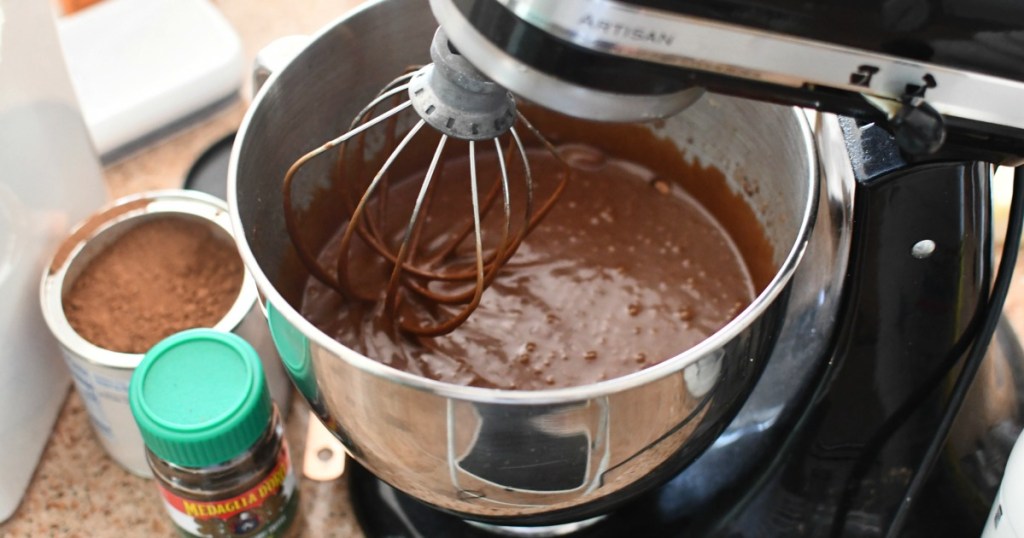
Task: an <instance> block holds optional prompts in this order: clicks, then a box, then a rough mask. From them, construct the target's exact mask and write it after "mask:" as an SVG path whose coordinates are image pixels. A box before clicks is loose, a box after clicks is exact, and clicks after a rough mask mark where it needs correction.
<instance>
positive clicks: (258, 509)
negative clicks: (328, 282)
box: [128, 329, 298, 537]
mask: <svg viewBox="0 0 1024 538" xmlns="http://www.w3.org/2000/svg"><path fill="white" fill-rule="evenodd" d="M128 390H129V403H130V405H131V409H132V414H133V415H134V417H135V420H136V422H137V423H138V425H139V430H140V431H141V433H142V438H143V440H144V441H145V443H146V458H147V461H148V463H149V466H150V468H151V469H152V471H153V476H154V477H155V478H156V482H157V487H158V489H159V490H160V494H161V497H162V500H163V502H164V506H165V508H166V509H167V512H168V514H169V515H170V517H171V519H172V520H173V522H174V524H175V526H177V527H178V529H179V530H180V531H181V532H182V533H183V534H185V535H186V536H200V537H206V536H210V537H213V536H217V537H222V536H247V537H251V536H259V537H264V536H285V535H286V532H287V531H288V529H289V527H290V525H291V523H292V521H293V520H294V519H295V514H296V511H297V507H298V496H297V495H296V485H297V483H296V478H295V475H294V474H293V472H292V468H291V460H290V459H289V455H288V445H287V442H286V441H285V439H284V426H283V423H282V421H281V418H280V416H279V414H278V412H277V408H276V407H275V405H274V403H273V401H272V400H271V398H270V391H269V390H268V389H267V384H266V380H265V378H264V376H263V369H262V366H261V364H260V359H259V356H258V355H257V353H256V351H255V350H254V349H253V348H252V346H250V345H249V344H248V343H247V342H246V341H245V340H244V339H242V338H241V337H239V336H237V335H235V334H232V333H226V332H219V331H215V330H212V329H192V330H188V331H183V332H180V333H177V334H175V335H172V336H170V337H168V338H166V339H164V340H162V341H161V342H160V343H158V344H157V345H155V346H154V347H153V348H152V349H151V350H150V351H149V352H148V353H146V356H145V358H143V360H142V363H141V364H139V367H138V368H137V369H136V370H135V373H134V374H133V375H132V379H131V383H130V385H129V389H128Z"/></svg>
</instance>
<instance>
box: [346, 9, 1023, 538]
mask: <svg viewBox="0 0 1024 538" xmlns="http://www.w3.org/2000/svg"><path fill="white" fill-rule="evenodd" d="M432 7H433V10H434V13H435V15H436V16H437V18H438V20H439V22H440V23H441V26H442V27H443V28H444V29H445V31H446V32H447V33H448V35H449V38H450V39H451V41H452V42H453V43H454V44H455V45H456V46H458V47H459V49H460V52H461V53H462V54H464V55H465V56H466V57H467V58H468V59H469V60H470V61H471V62H473V63H474V64H475V65H477V66H478V67H480V69H481V70H482V71H484V72H485V74H487V75H488V76H490V77H491V78H493V79H494V80H495V81H497V82H498V83H500V84H502V85H504V86H506V87H508V88H509V89H511V90H512V91H514V92H517V93H521V94H523V95H524V96H525V97H527V98H528V99H533V100H536V101H538V102H540V104H542V105H547V106H549V107H552V108H557V109H559V110H563V111H566V112H569V113H572V114H576V115H580V116H586V117H591V118H595V119H607V120H621V121H629V120H638V119H645V118H650V117H654V116H658V115H666V114H670V113H673V112H675V111H674V110H671V109H672V107H673V106H676V105H678V106H679V107H683V106H685V104H686V103H687V102H688V100H689V101H692V99H693V98H694V96H693V95H692V91H693V90H694V88H704V89H707V90H709V91H712V92H721V93H726V94H731V95H738V96H743V97H750V98H755V99H760V100H766V101H773V102H781V103H786V104H792V105H797V106H805V107H810V108H816V109H819V110H824V111H828V112H835V113H839V114H841V115H843V116H846V118H844V119H843V120H842V122H841V123H842V128H843V132H844V136H845V143H846V148H845V149H846V151H847V152H848V153H849V156H850V162H851V163H852V166H853V176H854V177H855V183H856V186H855V194H854V200H855V203H854V209H853V216H854V218H853V223H854V225H853V231H852V246H851V253H850V264H849V267H850V268H849V271H848V274H847V275H846V282H845V283H844V285H843V299H842V301H843V303H842V304H843V306H842V311H841V315H840V317H839V321H838V330H837V331H836V336H835V337H834V338H833V341H832V342H831V343H830V349H831V352H830V353H828V354H827V356H823V357H821V360H820V362H819V364H817V365H816V368H817V371H816V372H815V376H816V377H815V382H814V383H813V384H812V386H811V387H810V388H809V389H808V390H806V391H803V392H802V393H800V394H798V395H794V398H799V405H795V406H792V407H794V408H797V409H799V410H800V411H799V412H795V413H791V414H789V415H785V416H781V417H779V419H778V420H777V421H775V422H773V423H771V424H768V425H766V426H765V427H764V428H763V430H762V431H757V432H750V433H749V435H759V436H768V437H770V439H771V441H770V442H769V443H762V444H761V445H759V446H761V447H762V448H761V449H760V450H761V452H758V453H746V454H743V453H741V454H736V455H733V456H731V457H735V458H752V459H756V460H757V461H758V465H755V466H750V467H752V468H753V469H752V470H751V471H749V472H744V473H741V475H740V476H737V477H735V479H731V480H730V481H729V483H728V484H726V485H725V486H722V487H716V488H704V489H702V487H701V480H702V479H701V477H702V476H706V475H701V474H700V473H707V472H709V471H708V469H707V468H704V469H701V465H702V463H701V459H698V460H697V461H696V462H695V463H694V464H693V465H692V466H691V468H690V469H687V470H686V471H684V472H683V473H682V474H680V475H679V476H677V477H676V478H674V479H672V480H670V481H669V482H668V483H666V484H665V485H663V486H661V487H660V488H658V489H655V490H653V491H651V492H649V493H647V494H645V495H644V496H641V497H640V498H639V499H638V500H636V501H635V502H632V503H631V504H629V505H628V506H625V507H620V508H619V509H618V510H617V511H616V512H614V513H613V514H612V515H611V516H609V517H607V518H606V519H605V521H603V522H602V523H600V524H598V525H595V526H594V527H592V528H590V529H589V530H587V531H584V533H583V534H582V535H585V536H624V535H627V534H625V533H629V534H628V535H636V536H641V535H642V536H689V535H694V536H701V535H708V536H878V535H882V534H884V533H885V532H886V531H887V530H889V529H890V525H891V523H892V520H893V515H894V512H896V509H897V507H898V506H899V504H900V502H901V501H902V500H903V495H904V493H905V491H906V489H907V485H908V483H909V482H910V481H911V478H912V475H913V474H914V470H915V469H916V468H917V467H918V464H919V463H920V461H921V460H922V458H924V457H925V453H926V450H927V449H928V446H929V444H930V443H932V441H933V438H934V437H935V435H936V430H937V428H939V424H940V420H941V417H942V415H943V413H944V411H945V410H946V409H947V406H948V405H949V401H950V387H951V386H952V385H953V381H954V380H955V379H956V376H957V374H958V372H959V371H960V369H961V368H962V366H963V365H964V363H965V361H966V357H967V355H968V353H969V351H970V349H971V348H972V346H974V345H975V343H976V342H977V341H979V339H981V340H982V342H981V344H982V345H984V344H986V343H987V342H984V340H985V339H986V336H989V335H986V334H985V333H984V331H983V330H982V322H981V320H982V318H983V317H984V315H985V313H986V312H987V311H988V310H990V309H992V308H1000V309H1001V304H996V303H993V302H992V300H991V295H990V289H991V287H992V284H993V272H994V263H993V253H992V243H993V239H992V208H991V195H990V191H989V184H990V176H991V168H992V167H991V166H990V163H997V164H1013V165H1016V164H1019V163H1020V162H1021V160H1022V157H1024V107H1021V106H1019V103H1020V101H1021V99H1024V4H1022V3H1020V2H1015V1H1010V0H942V1H940V0H863V1H853V0H831V1H825V0H809V1H797V0H756V1H755V0H687V1H679V0H632V1H621V2H610V1H604V0H559V1H558V2H550V1H549V2H542V1H534V0H433V1H432ZM736 47H739V48H736ZM736 50H742V51H746V55H736V54H733V55H732V56H730V54H732V53H734V52H735V51H736ZM687 92H691V93H690V94H687ZM808 338H814V336H813V335H808ZM769 367H770V366H769ZM1022 400H1024V356H1022V354H1021V352H1020V346H1019V345H1018V343H1017V341H1016V338H1015V337H1014V335H1013V334H1012V331H1010V330H1009V329H1008V327H1007V326H1005V325H1004V326H1001V327H1000V330H998V331H997V332H996V337H995V338H994V339H993V344H992V345H991V346H990V349H989V353H988V356H987V358H986V360H985V363H984V364H983V366H982V370H981V373H980V374H979V375H978V376H977V377H976V378H975V380H974V383H973V387H972V392H970V393H968V397H967V399H966V400H965V402H964V404H963V406H962V407H961V408H960V412H959V415H958V422H957V423H956V424H955V426H954V428H953V431H952V434H951V435H950V437H949V439H948V441H946V443H945V446H944V449H943V456H942V458H941V459H940V463H939V464H938V465H937V466H936V467H935V469H934V470H933V471H932V472H931V473H930V475H929V478H928V480H929V482H928V486H927V487H926V488H925V490H924V492H925V493H924V495H922V496H921V498H920V499H918V500H916V501H915V503H914V505H913V509H912V510H911V512H910V517H909V519H908V520H907V522H906V524H905V526H904V527H903V533H902V535H907V536H918V535H919V536H939V535H941V536H959V535H968V536H971V535H973V536H976V535H977V534H978V533H979V532H980V530H981V528H982V526H983V525H984V522H985V519H986V516H987V514H988V511H989V508H990V506H991V504H992V501H993V499H994V497H995V493H996V490H997V488H998V485H999V480H1000V478H1001V476H1002V470H1003V467H1004V466H1005V462H1006V458H1007V457H1008V454H1009V451H1010V449H1011V448H1012V446H1013V443H1014V441H1015V440H1016V437H1017V434H1019V432H1020V430H1021V418H1022V417H1024V413H1022V411H1024V407H1022V405H1024V403H1022ZM994 402H999V403H994ZM994 409H996V411H993V410H994ZM730 444H733V443H731V442H729V443H727V442H723V443H716V444H715V445H713V446H712V447H711V448H710V449H709V450H708V453H707V454H708V455H710V454H712V453H713V452H714V451H716V450H719V451H724V450H728V448H727V446H728V445H730ZM740 444H742V443H740ZM764 447H767V448H764ZM694 469H696V470H694ZM712 471H713V469H712ZM359 475H360V474H359V472H357V473H356V476H357V477H358V476H359ZM371 482H372V479H367V481H364V482H363V483H362V485H360V483H356V486H355V487H356V489H357V490H360V491H361V494H358V495H355V498H356V499H357V500H356V502H357V503H359V502H360V501H359V499H360V498H365V497H368V496H372V491H370V490H372V489H374V488H386V486H383V485H381V484H376V483H374V484H375V485H367V484H370V483H371ZM403 502H404V503H405V504H403V503H402V502H400V503H398V504H395V503H393V502H392V503H390V504H389V506H390V508H389V509H387V510H397V511H398V512H402V513H403V515H402V516H401V517H396V516H395V514H393V513H391V512H388V511H387V510H385V512H379V513H378V514H377V515H374V514H373V512H374V510H377V509H372V510H367V511H365V512H364V513H363V516H362V518H363V523H364V525H365V526H366V527H367V529H368V530H370V531H371V532H376V533H378V534H382V535H383V534H394V535H404V534H407V533H409V532H412V531H410V530H408V529H407V528H405V527H404V525H405V524H406V523H403V521H405V522H408V521H418V522H419V523H417V524H416V527H417V529H418V530H417V532H424V531H426V532H427V534H428V535H429V534H430V532H431V530H433V531H434V532H441V533H445V534H447V535H458V536H483V535H486V534H482V533H481V531H479V530H476V529H475V528H473V527H470V526H466V525H465V524H462V523H459V522H458V520H457V519H456V518H454V517H453V516H448V515H443V514H440V513H436V514H433V513H431V512H429V509H427V508H425V507H420V506H417V505H416V503H415V502H413V501H403ZM386 504H387V503H386ZM427 514H430V515H427ZM456 528H458V529H462V530H461V531H456V530H455V529H456ZM372 529H376V531H373V530H372ZM442 529H443V530H442Z"/></svg>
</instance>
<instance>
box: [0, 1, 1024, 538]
mask: <svg viewBox="0 0 1024 538" xmlns="http://www.w3.org/2000/svg"><path fill="white" fill-rule="evenodd" d="M360 1H361V0H302V1H301V2H295V1H292V0H259V1H258V2H254V1H251V0H213V3H214V4H215V5H216V6H217V7H219V8H220V9H221V10H222V11H223V13H224V14H225V15H226V16H227V18H228V19H229V20H230V21H231V22H232V24H233V25H234V27H235V28H236V29H237V31H238V32H239V34H240V35H241V37H242V41H243V44H244V47H245V52H246V56H247V58H248V59H249V60H251V59H252V58H253V57H254V56H255V54H256V52H257V51H258V50H259V48H260V47H262V46H263V45H265V44H267V43H269V42H270V41H272V40H273V39H274V38H276V37H280V36H285V35H291V34H306V33H311V32H313V31H315V30H317V29H318V28H320V27H322V26H324V25H325V24H327V23H328V22H330V21H331V20H333V19H335V18H336V17H338V16H340V15H341V14H343V13H344V12H345V11H347V10H349V9H352V8H353V7H354V6H356V5H357V4H359V3H360ZM242 93H243V95H245V96H247V95H249V87H248V82H246V87H245V88H243V92H242ZM247 103H248V100H247V99H245V98H243V99H242V100H240V101H239V102H236V103H234V104H233V105H231V106H230V107H228V108H227V109H224V110H222V111H220V112H218V113H216V114H215V115H213V116H210V117H208V118H205V119H204V120H203V121H202V122H200V123H198V124H196V125H193V126H192V127H190V128H188V129H187V130H185V131H183V132H179V133H177V134H175V135H174V136H172V137H171V138H169V139H166V140H163V141H161V142H159V143H157V144H155V145H153V146H151V147H149V148H146V149H145V150H143V151H141V152H139V153H137V154H135V155H133V156H132V157H130V158H128V159H126V160H124V161H121V162H119V163H117V164H114V165H112V166H109V167H108V168H107V170H106V175H107V181H108V184H109V187H110V191H111V195H113V196H123V195H126V194H131V193H134V192H138V191H142V190H149V189H157V188H173V187H178V186H180V185H181V182H182V180H183V178H184V176H185V173H186V172H187V171H188V168H189V167H190V166H191V165H192V163H193V162H194V161H195V160H196V158H198V157H199V155H200V154H201V153H202V152H203V150H205V149H206V148H207V147H209V146H210V145H211V144H213V143H214V142H215V141H217V140H219V139H220V138H221V137H223V136H225V135H227V134H228V133H231V132H233V131H234V130H235V129H236V127H237V126H238V124H239V123H240V121H241V119H242V116H243V114H244V112H245V107H246V105H247ZM1022 273H1024V271H1022V270H1021V269H1020V268H1018V270H1017V276H1018V277H1019V276H1020V275H1021V274H1022ZM1022 282H1024V279H1021V278H1016V279H1015V284H1014V287H1013V289H1012V291H1011V296H1010V299H1009V301H1008V305H1007V315H1008V317H1009V318H1010V321H1011V322H1012V325H1013V326H1014V328H1015V329H1016V331H1017V333H1018V334H1024V288H1022ZM307 420H308V408H307V407H306V405H305V404H304V402H301V401H300V399H296V401H295V402H293V404H292V406H291V411H290V413H289V417H288V438H289V441H290V443H291V448H292V454H293V457H294V458H296V469H297V470H299V469H300V468H301V467H300V466H299V465H298V464H299V462H298V457H299V456H297V455H301V454H302V452H303V448H304V436H305V432H306V424H307ZM300 495H301V501H302V504H301V515H300V519H299V521H298V528H299V530H300V531H301V535H303V536H342V537H354V538H358V537H361V536H363V534H362V532H361V531H360V530H359V527H358V524H357V522H356V520H355V516H354V514H353V512H352V507H351V503H350V502H349V498H348V488H347V486H346V482H345V480H344V479H341V480H337V481H335V482H328V483H321V482H314V481H311V480H307V479H302V482H301V486H300ZM171 535H173V532H172V528H171V525H170V523H169V520H168V519H167V518H166V517H165V515H164V512H163V506H161V504H160V500H159V498H158V496H157V494H156V491H155V489H154V488H153V485H152V483H150V482H149V481H147V480H144V479H142V478H138V477H136V476H133V475H130V474H129V473H128V472H126V471H124V470H123V469H121V468H120V467H118V466H117V464H115V463H114V462H113V461H111V460H110V459H109V458H108V457H107V456H106V454H105V453H104V452H103V449H102V448H101V447H100V445H99V443H98V442H97V441H96V439H95V438H94V436H93V432H92V430H91V429H90V426H89V420H88V416H87V414H86V412H85V409H84V408H83V406H82V401H81V400H80V399H79V397H78V395H77V394H75V393H74V391H71V392H70V394H69V396H68V398H67V402H66V403H65V405H64V408H63V410H62V412H61V414H60V417H59V418H58V421H57V424H56V427H55V428H54V431H53V434H52V436H51V438H50V441H49V444H48V445H47V448H46V451H45V453H44V454H43V458H42V461H41V463H40V465H39V467H38V469H37V470H36V473H35V477H34V478H33V481H32V484H31V486H30V488H29V490H28V493H27V494H26V496H25V499H24V500H23V502H22V504H21V506H20V507H19V509H18V511H17V512H16V513H15V515H14V516H13V517H12V518H11V519H10V520H8V521H7V522H6V523H4V524H2V525H0V536H4V537H6V536H11V537H15V536H80V537H95V538H103V537H108V536H109V537H117V538H123V537H125V536H171Z"/></svg>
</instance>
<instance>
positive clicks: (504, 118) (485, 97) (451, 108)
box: [409, 29, 516, 140]
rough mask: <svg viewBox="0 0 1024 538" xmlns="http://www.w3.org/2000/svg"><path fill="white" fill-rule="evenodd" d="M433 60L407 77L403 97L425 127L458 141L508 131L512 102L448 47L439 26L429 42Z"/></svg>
mask: <svg viewBox="0 0 1024 538" xmlns="http://www.w3.org/2000/svg"><path fill="white" fill-rule="evenodd" d="M430 58H431V59H432V60H433V61H434V63H433V64H431V65H427V66H425V67H423V68H422V69H421V70H420V71H418V72H417V73H416V74H415V75H413V77H412V79H411V80H410V81H409V100H410V101H411V102H412V106H413V108H414V109H415V110H416V113H417V114H419V116H420V117H421V118H423V119H424V120H425V121H426V122H427V123H428V124H430V126H431V127H433V128H435V129H437V130H438V131H440V132H442V133H444V134H446V135H448V136H452V137H455V138H459V139H462V140H488V139H491V138H495V137H499V136H501V135H504V134H505V133H507V132H508V130H509V129H510V128H512V125H513V124H514V123H515V120H516V102H515V99H514V98H513V97H512V94H511V93H509V91H508V90H506V89H505V88H503V87H501V86H499V85H498V84H496V83H494V82H493V81H491V80H490V79H488V78H487V77H486V76H484V74H483V73H481V72H480V71H479V70H477V69H476V68H475V67H473V65H472V64H470V63H469V61H467V60H466V59H465V58H464V57H463V56H462V55H461V54H459V53H458V51H456V50H455V49H453V48H452V47H451V46H450V44H449V42H448V37H447V36H446V35H445V34H444V32H443V31H441V30H440V29H438V30H437V33H435V34H434V40H433V42H432V43H431V45H430Z"/></svg>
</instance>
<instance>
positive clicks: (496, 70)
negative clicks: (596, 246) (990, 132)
mask: <svg viewBox="0 0 1024 538" xmlns="http://www.w3.org/2000/svg"><path fill="white" fill-rule="evenodd" d="M494 1H496V2H498V3H500V4H502V5H503V6H505V7H506V8H508V9H509V10H510V11H512V12H513V13H514V14H515V15H516V16H518V17H520V18H521V19H523V20H524V21H526V22H528V23H530V24H532V25H534V26H536V27H537V28H539V29H540V30H542V31H545V32H547V33H549V34H551V35H553V36H555V37H558V38H560V39H562V40H564V41H567V42H569V43H572V44H574V45H578V46H580V47H583V48H587V49H590V50H593V51H596V52H602V53H607V54H612V55H616V56H621V57H624V58H634V59H637V60H644V61H650V62H656V63H661V64H666V65H674V66H678V67H683V68H688V69H694V70H701V71H708V72H712V73H720V74H724V75H729V76H734V77H740V78H746V79H749V80H756V81H761V82H768V83H773V84H779V85H783V86H790V87H801V86H826V87H830V88H835V89H840V90H846V91H850V92H855V93H860V94H864V95H866V96H871V97H875V98H881V99H889V100H897V99H899V98H900V97H901V96H903V95H904V94H905V93H906V89H907V85H908V84H909V85H917V86H921V85H922V83H923V80H924V77H925V76H927V75H930V76H931V77H932V78H933V79H934V80H935V82H936V86H935V87H934V88H930V89H928V90H927V92H926V95H925V98H926V100H927V101H928V103H929V104H931V105H932V106H933V107H934V108H935V109H936V110H938V111H939V112H941V113H942V114H943V115H947V116H954V117H959V118H965V119H971V120H977V121H982V122H987V123H994V124H1000V125H1007V126H1011V127H1017V128H1024V107H1020V106H1018V104H1019V102H1020V99H1021V98H1022V97H1024V83H1022V82H1018V81H1014V80H1009V79H1004V78H999V77H994V76H990V75H984V74H980V73H975V72H969V71H961V70H957V69H952V68H948V67H943V66H939V65H935V64H930V63H927V62H918V61H912V60H906V59H902V58H897V57H894V56H888V55H885V54H880V53H875V52H871V51H862V50H857V49H853V48H849V47H843V46H838V45H833V44H829V43H825V42H820V41H814V40H810V39H803V38H796V37H791V36H786V35H782V34H775V33H771V32H767V31H763V30H757V29H752V28H746V27H742V26H737V25H732V24H725V23H721V22H717V21H709V20H704V19H700V18H696V17H690V16H685V15H679V14H675V13H670V12H665V11H658V10H653V9H648V8H639V7H635V6H631V5H627V4H623V3H621V2H617V1H614V0H559V1H558V2H551V1H544V0H494ZM431 7H432V9H433V11H434V15H435V17H437V19H438V20H439V21H440V23H441V25H442V26H443V27H444V28H445V30H446V31H447V32H448V35H449V38H450V39H451V40H452V41H453V42H455V43H456V45H458V46H459V47H460V50H461V51H462V52H463V54H465V55H466V56H467V57H468V58H469V59H470V60H471V61H472V62H474V63H475V64H476V65H477V66H479V67H480V69H481V71H483V72H484V73H485V74H487V75H488V76H489V77H491V78H492V79H494V80H495V81H497V82H499V83H508V87H509V89H511V90H512V91H522V90H523V89H526V90H527V92H528V94H533V95H538V94H541V92H556V91H557V92H565V91H566V90H565V89H564V86H572V85H569V84H566V83H564V82H562V83H561V85H562V86H563V87H562V88H556V87H553V86H552V84H551V83H550V82H549V81H548V80H546V79H545V77H550V76H549V75H544V74H540V73H537V72H536V71H533V70H530V69H529V68H526V69H524V67H523V66H522V65H521V64H520V63H519V62H518V61H516V60H515V59H513V58H510V57H508V55H507V54H505V53H504V52H502V51H500V50H499V49H497V47H494V46H493V45H491V47H490V49H488V48H487V47H483V48H481V50H478V51H474V50H473V46H475V45H477V44H478V43H477V39H476V38H474V37H472V36H471V35H470V33H471V32H469V31H467V28H466V27H471V25H470V23H469V22H468V21H467V20H466V19H465V18H464V17H463V15H462V13H461V12H460V11H459V10H458V8H456V7H455V6H454V5H453V4H452V2H451V0H431ZM472 33H476V31H475V29H473V32H472ZM476 37H477V38H479V39H484V40H486V39H485V38H483V36H481V35H479V34H477V36H476ZM469 41H472V44H471V45H467V46H465V47H464V46H463V44H462V42H469ZM531 85H544V86H547V87H546V88H544V89H541V88H537V89H536V90H533V91H531V90H532V88H531ZM517 88H518V89H517ZM579 91H581V90H576V92H577V93H578V92H579ZM528 94H527V93H525V92H524V95H528ZM568 99H570V97H559V98H558V101H559V102H563V101H565V100H568ZM540 102H542V103H543V102H544V100H541V101H540ZM591 104H593V105H594V106H597V105H596V103H591ZM626 106H628V105H622V108H625V107H626ZM577 108H579V107H577ZM582 112H583V113H586V112H587V111H586V110H583V111H582ZM595 112H596V111H595ZM643 114H644V116H643V117H647V116H648V115H649V114H650V111H649V110H646V111H644V113H643ZM615 115H616V118H620V116H623V115H624V114H623V113H620V112H617V113H616V114H615ZM590 117H594V116H590ZM633 119H643V118H642V117H639V116H634V118H633Z"/></svg>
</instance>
